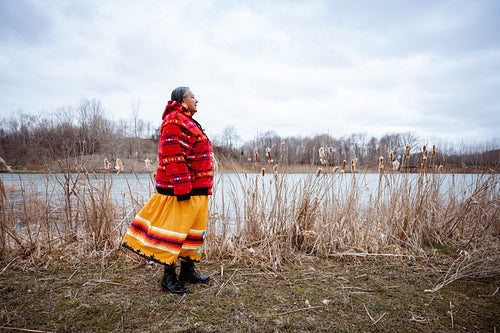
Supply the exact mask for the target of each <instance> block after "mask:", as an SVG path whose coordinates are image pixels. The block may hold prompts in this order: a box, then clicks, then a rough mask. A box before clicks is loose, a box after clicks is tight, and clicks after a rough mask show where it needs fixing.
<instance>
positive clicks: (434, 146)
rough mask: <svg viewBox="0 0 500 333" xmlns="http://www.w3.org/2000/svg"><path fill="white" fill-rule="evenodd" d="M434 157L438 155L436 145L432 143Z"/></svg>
mask: <svg viewBox="0 0 500 333" xmlns="http://www.w3.org/2000/svg"><path fill="white" fill-rule="evenodd" d="M432 157H436V145H432Z"/></svg>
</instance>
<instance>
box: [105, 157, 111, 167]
mask: <svg viewBox="0 0 500 333" xmlns="http://www.w3.org/2000/svg"><path fill="white" fill-rule="evenodd" d="M104 169H106V170H109V169H111V163H109V161H108V159H107V158H105V159H104Z"/></svg>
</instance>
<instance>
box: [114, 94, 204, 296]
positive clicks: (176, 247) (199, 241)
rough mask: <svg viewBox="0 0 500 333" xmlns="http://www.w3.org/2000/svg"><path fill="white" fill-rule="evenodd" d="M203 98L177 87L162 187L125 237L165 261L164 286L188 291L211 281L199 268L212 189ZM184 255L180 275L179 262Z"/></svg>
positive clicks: (164, 138)
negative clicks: (198, 116) (200, 108)
mask: <svg viewBox="0 0 500 333" xmlns="http://www.w3.org/2000/svg"><path fill="white" fill-rule="evenodd" d="M197 104H198V100H196V98H195V97H194V94H193V92H192V91H191V89H189V88H188V87H178V88H176V89H174V90H173V91H172V96H171V100H170V101H169V102H168V104H167V106H166V108H165V112H164V113H163V116H162V119H163V122H162V125H161V132H160V145H159V149H158V155H159V159H160V164H159V166H158V171H157V173H156V189H157V193H155V194H153V196H152V197H151V198H150V199H149V201H148V202H147V203H146V205H145V206H144V207H143V208H142V209H141V211H140V212H139V214H137V216H136V217H135V218H134V220H133V222H132V224H131V225H130V227H129V229H128V231H127V234H126V235H125V237H124V239H123V244H122V246H124V247H125V248H128V249H130V250H132V251H134V252H135V253H137V254H139V255H140V256H143V257H145V258H147V259H148V260H152V261H155V262H158V263H160V264H163V265H165V274H164V276H163V280H162V281H161V286H162V288H163V289H164V290H165V291H168V292H170V293H173V294H180V295H182V294H185V293H187V292H188V289H186V287H185V286H184V284H185V283H200V282H201V283H206V282H208V281H209V280H210V276H208V275H199V274H198V273H197V272H196V271H195V270H194V262H195V261H196V262H198V261H199V260H200V257H201V253H202V252H203V243H204V239H205V230H206V228H207V220H208V196H209V195H211V194H212V185H213V169H212V145H211V143H210V140H209V139H208V137H207V136H206V135H205V133H204V132H203V129H202V128H201V126H200V124H198V122H197V121H196V120H194V119H193V118H192V116H193V114H195V113H196V112H197ZM179 257H180V258H182V261H181V270H180V273H179V278H178V279H177V276H176V272H175V263H176V261H177V259H178V258H179Z"/></svg>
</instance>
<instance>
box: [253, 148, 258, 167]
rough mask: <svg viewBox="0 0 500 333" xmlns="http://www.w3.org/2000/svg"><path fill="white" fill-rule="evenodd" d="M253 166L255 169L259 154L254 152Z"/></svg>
mask: <svg viewBox="0 0 500 333" xmlns="http://www.w3.org/2000/svg"><path fill="white" fill-rule="evenodd" d="M254 165H255V167H257V165H259V153H257V152H255V158H254Z"/></svg>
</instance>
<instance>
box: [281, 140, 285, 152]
mask: <svg viewBox="0 0 500 333" xmlns="http://www.w3.org/2000/svg"><path fill="white" fill-rule="evenodd" d="M284 149H285V141H282V142H281V151H283V150H284Z"/></svg>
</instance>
